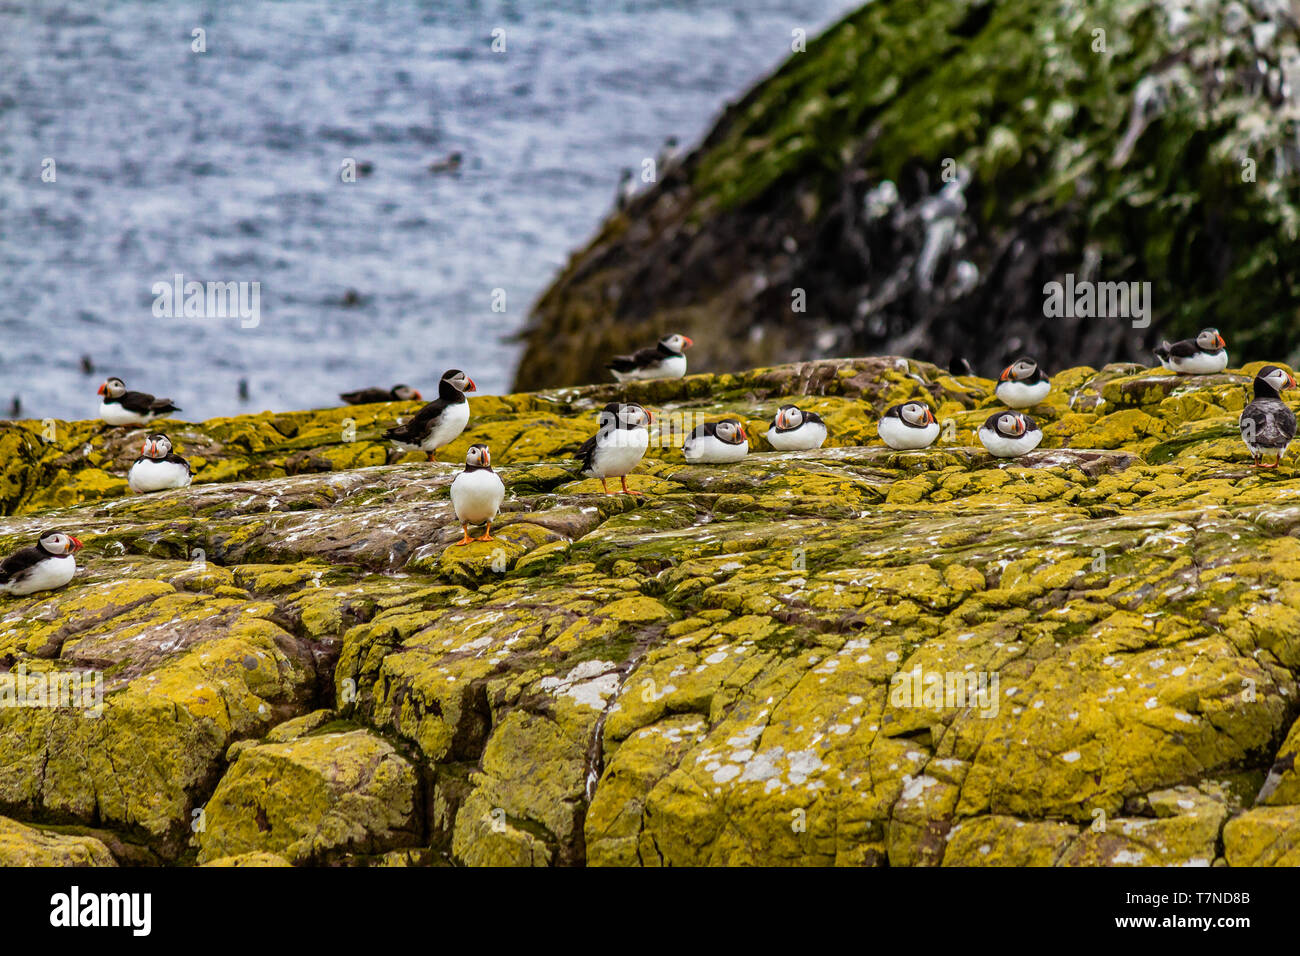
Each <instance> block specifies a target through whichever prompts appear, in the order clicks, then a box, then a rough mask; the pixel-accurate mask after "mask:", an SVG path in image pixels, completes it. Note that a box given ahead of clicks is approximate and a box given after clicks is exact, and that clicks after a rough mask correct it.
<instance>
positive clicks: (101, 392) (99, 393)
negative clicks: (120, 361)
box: [95, 382, 108, 395]
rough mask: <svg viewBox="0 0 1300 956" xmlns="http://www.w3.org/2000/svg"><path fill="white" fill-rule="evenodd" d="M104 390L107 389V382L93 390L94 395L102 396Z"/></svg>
mask: <svg viewBox="0 0 1300 956" xmlns="http://www.w3.org/2000/svg"><path fill="white" fill-rule="evenodd" d="M106 388H108V383H107V382H105V383H104V384H103V385H101V386H99V388H98V389H96V390H95V394H96V395H103V394H104V390H105V389H106Z"/></svg>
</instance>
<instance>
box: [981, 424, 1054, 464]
mask: <svg viewBox="0 0 1300 956" xmlns="http://www.w3.org/2000/svg"><path fill="white" fill-rule="evenodd" d="M979 439H980V443H981V444H983V446H984V447H985V448H987V449H988V451H989V454H990V455H993V456H995V457H997V458H1016V457H1018V456H1020V455H1025V454H1028V453H1029V452H1031V451H1033V450H1034V449H1035V448H1037V447H1038V443H1039V442H1041V441H1042V440H1043V433H1042V431H1041V430H1040V429H1037V428H1035V429H1032V430H1030V431H1027V432H1025V433H1024V434H1023V435H1020V436H1019V437H1016V438H1009V437H1007V436H1006V435H1003V434H1002V433H1001V432H999V431H997V430H996V429H994V428H981V429H980V430H979Z"/></svg>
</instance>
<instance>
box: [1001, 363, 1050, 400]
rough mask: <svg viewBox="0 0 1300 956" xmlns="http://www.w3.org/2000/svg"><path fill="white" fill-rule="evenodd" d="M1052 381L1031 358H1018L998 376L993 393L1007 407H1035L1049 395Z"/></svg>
mask: <svg viewBox="0 0 1300 956" xmlns="http://www.w3.org/2000/svg"><path fill="white" fill-rule="evenodd" d="M1051 390H1052V383H1051V381H1050V380H1048V378H1047V376H1046V375H1045V374H1043V370H1042V369H1041V368H1039V367H1038V363H1037V362H1035V361H1034V360H1033V359H1031V358H1021V359H1016V360H1015V361H1014V362H1012V363H1011V364H1010V365H1008V366H1007V367H1006V368H1005V369H1003V370H1002V375H1001V376H1000V377H999V378H998V385H997V388H995V389H994V390H993V394H994V395H996V396H997V397H998V400H999V401H1001V402H1002V404H1003V405H1005V406H1007V408H1033V407H1034V406H1035V405H1037V404H1038V403H1039V402H1041V401H1042V400H1043V399H1045V398H1046V397H1047V393H1048V392H1050V391H1051Z"/></svg>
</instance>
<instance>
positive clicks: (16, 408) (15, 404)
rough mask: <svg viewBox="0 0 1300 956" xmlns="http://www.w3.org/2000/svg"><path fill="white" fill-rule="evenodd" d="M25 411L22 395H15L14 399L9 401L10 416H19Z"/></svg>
mask: <svg viewBox="0 0 1300 956" xmlns="http://www.w3.org/2000/svg"><path fill="white" fill-rule="evenodd" d="M22 413H23V400H22V398H21V397H20V396H18V395H15V396H14V400H13V401H12V402H10V403H9V417H10V418H17V417H18V416H20V415H21V414H22Z"/></svg>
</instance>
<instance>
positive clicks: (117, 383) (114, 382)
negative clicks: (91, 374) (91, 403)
mask: <svg viewBox="0 0 1300 956" xmlns="http://www.w3.org/2000/svg"><path fill="white" fill-rule="evenodd" d="M98 394H100V395H103V396H104V397H105V398H121V397H122V396H123V395H125V394H126V383H125V382H123V381H122V380H121V379H120V378H117V377H116V376H113V377H112V378H109V379H107V380H105V382H104V384H103V385H101V386H99V392H98Z"/></svg>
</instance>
